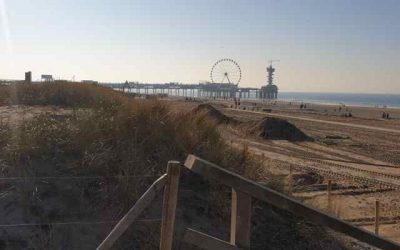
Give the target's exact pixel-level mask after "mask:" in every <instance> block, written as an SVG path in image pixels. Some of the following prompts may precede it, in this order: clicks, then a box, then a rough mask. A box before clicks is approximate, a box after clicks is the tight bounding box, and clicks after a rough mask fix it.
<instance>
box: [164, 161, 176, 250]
mask: <svg viewBox="0 0 400 250" xmlns="http://www.w3.org/2000/svg"><path fill="white" fill-rule="evenodd" d="M180 167H181V165H180V163H179V162H177V161H169V162H168V166H167V183H166V184H165V189H164V200H163V208H162V221H161V237H160V250H171V249H172V243H173V239H174V226H175V211H176V204H177V200H178V187H179V176H180Z"/></svg>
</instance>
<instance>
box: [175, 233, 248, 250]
mask: <svg viewBox="0 0 400 250" xmlns="http://www.w3.org/2000/svg"><path fill="white" fill-rule="evenodd" d="M182 241H183V242H186V243H188V244H192V245H194V246H197V247H199V248H202V249H210V250H215V249H220V250H240V249H241V248H239V247H237V246H234V245H231V244H229V242H226V241H223V240H220V239H218V238H215V237H212V236H210V235H207V234H204V233H201V232H198V231H196V230H193V229H190V228H187V229H186V232H185V235H184V236H183V239H182Z"/></svg>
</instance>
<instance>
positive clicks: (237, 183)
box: [97, 155, 400, 250]
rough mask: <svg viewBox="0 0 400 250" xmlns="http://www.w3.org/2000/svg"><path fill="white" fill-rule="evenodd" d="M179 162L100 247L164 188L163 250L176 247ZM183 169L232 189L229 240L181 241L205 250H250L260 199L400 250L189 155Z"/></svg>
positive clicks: (199, 236)
mask: <svg viewBox="0 0 400 250" xmlns="http://www.w3.org/2000/svg"><path fill="white" fill-rule="evenodd" d="M181 167H182V165H181V164H180V163H179V162H176V161H171V162H169V163H168V166H167V173H166V174H165V175H163V176H162V177H160V178H159V179H158V180H157V181H156V182H154V183H153V185H152V186H151V187H150V188H149V189H148V190H147V191H146V193H145V194H143V196H142V197H141V198H140V199H139V200H138V201H137V202H136V204H135V205H134V206H133V207H132V208H131V209H130V210H129V212H128V213H127V214H126V215H125V216H124V217H123V218H122V219H121V221H120V222H119V223H118V224H117V225H116V226H115V228H114V229H113V230H112V231H111V233H110V234H109V235H108V236H107V238H106V239H105V240H104V241H103V242H102V243H101V244H100V246H99V247H98V248H97V249H98V250H105V249H110V248H111V247H112V245H113V244H114V243H115V242H116V241H117V239H118V238H119V237H120V236H121V235H122V234H123V233H124V231H125V230H126V229H127V228H128V227H129V226H130V225H131V224H132V223H133V222H134V220H135V219H137V217H138V216H139V214H140V213H141V212H142V211H143V210H144V209H145V208H146V207H148V205H149V204H150V203H151V201H152V200H153V199H154V198H155V196H156V193H157V192H159V191H160V190H161V189H162V188H164V197H163V208H162V221H161V238H160V249H161V250H170V249H172V246H173V240H174V239H173V237H174V224H175V211H176V206H177V197H178V188H179V177H180V169H181ZM183 167H185V168H187V169H189V170H190V171H191V172H193V173H196V174H198V175H201V176H202V177H204V178H206V179H208V180H213V181H216V182H218V183H221V184H224V185H226V186H229V187H231V188H232V201H231V223H230V227H231V228H230V241H229V242H227V241H223V240H221V239H217V238H215V237H212V236H210V235H207V234H205V233H202V232H198V231H196V230H193V229H190V228H187V229H186V232H185V234H184V236H183V238H182V239H181V240H182V241H184V242H186V243H188V244H192V245H195V246H197V247H200V248H202V249H250V243H251V242H250V236H251V210H252V207H251V201H252V199H257V200H261V201H264V202H266V203H268V204H270V205H272V206H274V207H276V208H279V209H282V210H285V211H288V212H291V213H293V214H295V215H297V216H299V217H303V218H304V219H306V220H308V221H310V222H313V223H315V224H317V225H322V226H326V227H328V228H331V229H333V230H335V231H338V232H341V233H344V234H346V235H349V236H351V237H353V238H355V239H357V240H359V241H362V242H365V243H368V244H369V245H371V246H375V247H378V248H381V249H388V250H389V249H390V250H392V249H400V245H399V244H397V243H396V242H393V241H391V240H388V239H384V238H382V237H380V236H379V235H377V234H373V233H371V232H369V231H367V230H364V229H361V228H358V227H355V226H353V225H351V224H350V223H348V222H345V221H343V220H340V219H338V218H336V217H334V216H332V215H330V214H327V213H324V212H322V211H319V210H318V209H315V208H312V207H310V206H307V205H305V204H303V203H301V202H299V201H296V200H294V199H292V198H290V197H287V196H285V195H283V194H280V193H278V192H276V191H274V190H272V189H270V188H267V187H265V186H262V185H260V184H258V183H256V182H253V181H251V180H248V179H246V178H244V177H242V176H240V175H238V174H235V173H232V172H230V171H228V170H226V169H223V168H221V167H219V166H217V165H215V164H213V163H210V162H208V161H205V160H203V159H200V158H198V157H196V156H194V155H189V156H188V157H187V159H186V161H185V163H184V164H183Z"/></svg>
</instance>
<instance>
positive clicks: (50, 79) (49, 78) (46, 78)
mask: <svg viewBox="0 0 400 250" xmlns="http://www.w3.org/2000/svg"><path fill="white" fill-rule="evenodd" d="M41 79H42V81H45V82H53V81H54V79H53V76H52V75H42V76H41Z"/></svg>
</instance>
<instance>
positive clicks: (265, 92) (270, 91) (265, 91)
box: [260, 64, 278, 99]
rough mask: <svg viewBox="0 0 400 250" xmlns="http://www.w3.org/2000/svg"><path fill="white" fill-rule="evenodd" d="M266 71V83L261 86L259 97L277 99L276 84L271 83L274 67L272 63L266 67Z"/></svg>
mask: <svg viewBox="0 0 400 250" xmlns="http://www.w3.org/2000/svg"><path fill="white" fill-rule="evenodd" d="M267 73H268V84H267V85H265V86H262V87H261V91H260V98H262V99H277V98H278V86H276V85H275V84H274V83H273V80H274V73H275V68H273V67H272V64H271V65H270V66H269V67H268V68H267Z"/></svg>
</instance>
